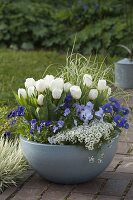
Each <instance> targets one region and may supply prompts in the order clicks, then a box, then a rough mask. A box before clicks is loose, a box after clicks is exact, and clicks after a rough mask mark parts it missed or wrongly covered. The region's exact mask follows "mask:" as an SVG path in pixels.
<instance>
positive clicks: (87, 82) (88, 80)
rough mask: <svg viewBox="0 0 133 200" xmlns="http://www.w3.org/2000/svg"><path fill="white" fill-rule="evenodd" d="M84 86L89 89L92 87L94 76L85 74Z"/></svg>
mask: <svg viewBox="0 0 133 200" xmlns="http://www.w3.org/2000/svg"><path fill="white" fill-rule="evenodd" d="M83 84H84V85H86V86H88V87H90V86H91V85H92V76H91V75H90V74H85V75H84V76H83Z"/></svg>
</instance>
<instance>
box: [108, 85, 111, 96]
mask: <svg viewBox="0 0 133 200" xmlns="http://www.w3.org/2000/svg"><path fill="white" fill-rule="evenodd" d="M107 89H108V96H110V95H111V88H110V87H107Z"/></svg>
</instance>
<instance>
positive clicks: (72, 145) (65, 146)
mask: <svg viewBox="0 0 133 200" xmlns="http://www.w3.org/2000/svg"><path fill="white" fill-rule="evenodd" d="M118 137H119V135H117V136H116V137H114V138H112V140H111V141H110V142H109V143H104V144H103V145H102V146H103V147H105V146H107V145H109V144H111V143H113V142H114V140H116V139H118ZM19 138H20V141H21V140H22V141H24V142H26V143H29V144H34V145H36V146H46V147H52V148H57V147H58V148H59V147H62V148H75V147H77V148H79V147H80V148H84V149H85V150H87V151H90V150H88V149H87V148H85V147H84V146H82V145H76V144H45V143H38V142H34V141H30V140H27V139H26V138H25V137H23V136H22V135H20V136H19ZM94 150H95V149H94Z"/></svg>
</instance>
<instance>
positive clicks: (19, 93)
mask: <svg viewBox="0 0 133 200" xmlns="http://www.w3.org/2000/svg"><path fill="white" fill-rule="evenodd" d="M21 96H22V97H23V98H24V99H26V97H27V93H26V90H25V89H23V88H19V89H18V97H19V98H20V97H21Z"/></svg>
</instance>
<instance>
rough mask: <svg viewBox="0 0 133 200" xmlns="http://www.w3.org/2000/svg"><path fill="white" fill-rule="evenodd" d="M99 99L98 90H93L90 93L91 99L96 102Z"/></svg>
mask: <svg viewBox="0 0 133 200" xmlns="http://www.w3.org/2000/svg"><path fill="white" fill-rule="evenodd" d="M97 97H98V90H97V89H91V90H90V92H89V99H90V100H94V99H96V98H97Z"/></svg>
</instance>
